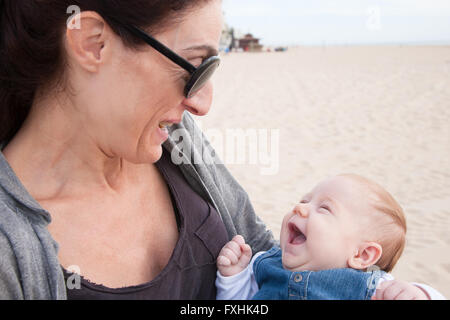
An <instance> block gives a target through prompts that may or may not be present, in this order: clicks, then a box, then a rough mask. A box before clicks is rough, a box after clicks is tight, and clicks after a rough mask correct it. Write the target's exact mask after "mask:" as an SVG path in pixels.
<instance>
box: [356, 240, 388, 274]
mask: <svg viewBox="0 0 450 320" xmlns="http://www.w3.org/2000/svg"><path fill="white" fill-rule="evenodd" d="M382 253H383V249H382V248H381V245H379V244H378V243H376V242H365V243H363V244H362V245H360V246H359V247H358V248H357V249H356V250H355V252H354V254H353V256H351V257H350V258H349V259H348V261H347V264H348V265H349V267H350V268H353V269H357V270H364V269H367V268H368V267H370V266H372V265H374V264H376V263H377V262H378V260H379V259H380V258H381V254H382Z"/></svg>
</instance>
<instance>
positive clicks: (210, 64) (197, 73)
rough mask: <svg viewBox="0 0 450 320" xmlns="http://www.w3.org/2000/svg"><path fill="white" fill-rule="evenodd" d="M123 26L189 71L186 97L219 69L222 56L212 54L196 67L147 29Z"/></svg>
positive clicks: (192, 93) (196, 90) (185, 89)
mask: <svg viewBox="0 0 450 320" xmlns="http://www.w3.org/2000/svg"><path fill="white" fill-rule="evenodd" d="M123 26H124V27H125V28H127V29H128V30H129V31H130V32H131V33H132V34H133V35H135V36H136V37H138V38H141V39H142V40H144V41H145V42H146V43H147V44H148V45H150V46H151V47H153V48H154V49H155V50H156V51H158V52H159V53H161V54H162V55H164V56H165V57H167V58H168V59H170V60H171V61H173V62H174V63H175V64H177V65H179V66H180V67H182V68H183V69H185V70H186V71H187V72H189V74H190V78H189V80H188V81H187V83H186V86H185V88H184V96H185V97H186V98H191V97H192V96H193V95H194V94H195V93H197V92H198V91H199V90H200V89H201V88H202V87H203V85H204V84H205V83H206V82H207V80H209V77H211V75H212V73H213V71H215V69H217V67H218V66H219V65H220V58H219V57H218V56H212V57H209V58H208V59H206V60H205V61H203V63H202V64H201V65H200V66H199V67H198V68H196V67H195V66H193V65H192V64H191V63H189V62H188V61H186V60H185V59H184V58H182V57H180V56H179V55H178V54H176V53H175V52H173V51H172V50H171V49H169V48H168V47H166V46H165V45H164V44H162V43H161V42H159V41H158V40H156V39H155V38H153V37H152V36H151V35H149V34H148V33H146V32H145V31H143V30H141V29H140V28H138V27H135V26H133V25H123ZM211 70H212V71H211ZM205 75H206V76H207V77H208V79H204V78H203V77H204V76H205ZM198 83H200V85H198V86H196V84H198Z"/></svg>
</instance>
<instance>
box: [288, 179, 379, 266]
mask: <svg viewBox="0 0 450 320" xmlns="http://www.w3.org/2000/svg"><path fill="white" fill-rule="evenodd" d="M365 190H366V189H365V188H364V187H363V186H361V184H359V183H358V182H356V181H354V180H353V179H350V178H348V177H342V176H337V177H333V178H330V179H327V180H325V181H323V182H321V183H320V184H318V185H317V186H316V187H315V188H314V189H313V190H312V191H311V192H310V193H308V194H307V195H305V196H304V197H303V198H302V200H301V201H300V203H298V204H297V205H296V206H295V207H294V208H293V209H292V211H291V212H289V213H288V214H287V215H286V216H285V217H284V219H283V225H282V227H281V234H280V246H281V249H282V251H283V266H284V267H285V268H286V269H288V270H291V271H304V270H311V271H317V270H325V269H336V268H348V267H349V266H348V264H347V261H348V259H349V258H350V257H351V256H352V255H353V254H354V253H355V250H357V248H358V246H359V244H360V243H361V242H362V241H363V234H362V232H361V230H362V228H361V226H362V223H363V222H364V221H365V220H364V216H367V213H368V212H370V209H371V208H370V205H369V201H368V199H367V193H366V192H365Z"/></svg>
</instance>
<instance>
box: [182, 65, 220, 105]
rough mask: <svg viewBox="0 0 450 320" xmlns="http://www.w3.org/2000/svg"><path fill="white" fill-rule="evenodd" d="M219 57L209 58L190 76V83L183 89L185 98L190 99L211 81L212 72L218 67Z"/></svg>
mask: <svg viewBox="0 0 450 320" xmlns="http://www.w3.org/2000/svg"><path fill="white" fill-rule="evenodd" d="M219 65H220V59H219V57H211V58H209V59H208V60H206V61H205V62H204V63H203V64H202V65H201V66H200V67H198V69H197V70H196V71H195V72H194V73H193V74H192V77H191V79H190V81H189V82H188V83H187V85H186V88H185V96H186V98H190V97H192V96H193V95H194V94H195V93H197V92H198V91H199V90H200V89H201V88H203V86H204V85H205V84H206V83H207V82H208V80H209V79H211V76H212V75H213V74H214V71H216V69H217V68H218V67H219Z"/></svg>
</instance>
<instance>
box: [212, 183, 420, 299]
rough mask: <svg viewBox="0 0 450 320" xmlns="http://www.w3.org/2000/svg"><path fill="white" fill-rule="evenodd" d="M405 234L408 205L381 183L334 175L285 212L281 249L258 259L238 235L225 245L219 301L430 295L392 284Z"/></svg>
mask: <svg viewBox="0 0 450 320" xmlns="http://www.w3.org/2000/svg"><path fill="white" fill-rule="evenodd" d="M405 234H406V221H405V217H404V214H403V210H402V208H401V207H400V206H399V204H398V203H397V202H396V201H395V200H394V198H393V197H392V196H391V195H390V194H389V193H388V192H386V191H385V190H384V189H383V188H382V187H381V186H379V185H378V184H376V183H374V182H372V181H369V180H368V179H365V178H363V177H360V176H357V175H353V174H345V175H339V176H336V177H332V178H330V179H327V180H325V181H323V182H321V183H320V184H318V185H317V186H316V187H315V188H314V189H313V190H312V191H311V192H310V193H308V194H307V195H305V196H304V197H303V199H301V201H300V202H299V203H298V204H297V205H296V206H295V207H294V208H293V210H292V211H291V212H289V213H288V214H287V215H286V216H285V217H284V219H283V223H282V227H281V233H280V247H277V246H276V247H274V248H272V249H271V250H269V251H267V252H259V253H257V254H256V255H255V256H254V257H253V259H252V252H251V248H250V246H249V245H248V244H246V243H245V241H244V239H243V237H242V236H236V237H234V238H233V240H232V241H230V242H228V243H227V244H226V245H225V246H224V247H223V248H222V250H221V252H220V253H219V257H218V259H217V267H218V277H217V280H216V286H217V298H218V299H223V300H229V299H249V298H253V299H277V300H284V299H312V300H316V299H333V300H337V299H346V300H353V299H357V300H359V299H389V298H396V299H404V300H409V299H428V296H427V294H426V293H425V291H424V290H426V289H421V288H419V287H418V285H417V286H416V285H413V284H409V283H406V282H400V281H386V280H393V277H392V276H390V275H389V274H387V272H390V271H391V270H392V269H393V267H394V265H395V264H396V262H397V261H398V259H399V257H400V255H401V254H402V251H403V248H404V246H405ZM371 270H372V271H371ZM383 281H384V283H383V284H381V283H382V282H383ZM377 285H378V286H379V287H378V290H376V287H377ZM375 290H376V291H375Z"/></svg>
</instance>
